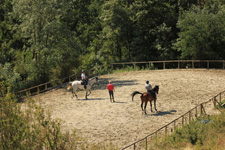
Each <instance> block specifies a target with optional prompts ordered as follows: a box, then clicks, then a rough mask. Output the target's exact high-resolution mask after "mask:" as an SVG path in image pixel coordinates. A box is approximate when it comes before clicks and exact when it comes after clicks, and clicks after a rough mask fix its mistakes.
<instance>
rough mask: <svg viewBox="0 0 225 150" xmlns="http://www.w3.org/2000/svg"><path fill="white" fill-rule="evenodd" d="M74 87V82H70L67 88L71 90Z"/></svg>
mask: <svg viewBox="0 0 225 150" xmlns="http://www.w3.org/2000/svg"><path fill="white" fill-rule="evenodd" d="M71 88H72V82H69V84H68V87H67V90H70V89H71Z"/></svg>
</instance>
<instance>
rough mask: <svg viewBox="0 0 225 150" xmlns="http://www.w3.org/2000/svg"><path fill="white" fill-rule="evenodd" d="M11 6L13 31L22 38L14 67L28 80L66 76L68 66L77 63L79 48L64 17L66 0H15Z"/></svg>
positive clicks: (67, 7) (42, 80)
mask: <svg viewBox="0 0 225 150" xmlns="http://www.w3.org/2000/svg"><path fill="white" fill-rule="evenodd" d="M13 6H14V9H13V13H12V17H14V19H15V20H18V23H17V25H16V26H15V27H14V31H16V33H17V35H18V36H20V37H21V38H22V39H24V41H25V43H24V45H23V49H20V51H21V52H20V53H19V54H18V55H17V57H18V59H17V63H19V64H21V66H18V67H17V69H19V70H25V72H26V73H25V74H27V79H29V80H31V81H37V82H46V81H49V78H50V77H52V76H56V78H57V77H58V78H59V77H62V76H64V75H68V74H69V71H67V70H68V68H69V69H71V68H73V67H76V66H77V65H76V64H79V63H78V62H79V59H76V58H77V57H78V56H79V51H80V45H79V41H78V40H77V38H76V36H75V33H74V32H71V30H70V29H69V27H68V26H67V24H66V23H65V22H64V20H63V19H64V18H65V17H64V16H65V15H66V12H67V9H69V3H68V1H64V0H57V1H55V0H48V1H45V0H37V1H33V0H14V1H13ZM22 57H24V58H23V59H22ZM71 57H73V59H71ZM66 60H67V61H69V62H70V63H69V64H68V63H65V62H66ZM74 64H75V65H74ZM73 65H74V66H73ZM21 67H22V69H21ZM56 68H57V71H56ZM54 73H55V75H53V74H54ZM21 74H22V73H21ZM37 82H36V83H37Z"/></svg>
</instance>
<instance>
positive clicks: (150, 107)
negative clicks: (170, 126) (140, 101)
mask: <svg viewBox="0 0 225 150" xmlns="http://www.w3.org/2000/svg"><path fill="white" fill-rule="evenodd" d="M150 108H151V112H153V111H152V101H150Z"/></svg>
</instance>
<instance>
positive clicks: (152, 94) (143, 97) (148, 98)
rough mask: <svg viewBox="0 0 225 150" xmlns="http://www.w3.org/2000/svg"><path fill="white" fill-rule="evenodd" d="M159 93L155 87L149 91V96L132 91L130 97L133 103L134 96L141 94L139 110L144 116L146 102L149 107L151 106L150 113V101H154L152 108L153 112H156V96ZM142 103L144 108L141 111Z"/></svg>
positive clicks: (157, 87)
mask: <svg viewBox="0 0 225 150" xmlns="http://www.w3.org/2000/svg"><path fill="white" fill-rule="evenodd" d="M158 93H159V86H158V85H156V86H155V87H154V88H153V89H152V90H151V91H150V94H149V93H148V92H144V93H141V92H138V91H134V92H133V93H132V94H131V96H132V101H134V96H135V95H136V94H141V109H142V111H144V113H145V114H147V113H146V106H147V103H148V101H149V102H150V106H151V112H152V101H154V107H155V111H157V109H156V99H157V98H156V94H158ZM143 103H145V108H144V109H143Z"/></svg>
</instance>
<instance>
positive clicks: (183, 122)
mask: <svg viewBox="0 0 225 150" xmlns="http://www.w3.org/2000/svg"><path fill="white" fill-rule="evenodd" d="M183 126H184V115H183V116H182V127H183Z"/></svg>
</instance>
